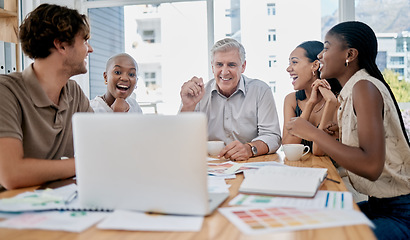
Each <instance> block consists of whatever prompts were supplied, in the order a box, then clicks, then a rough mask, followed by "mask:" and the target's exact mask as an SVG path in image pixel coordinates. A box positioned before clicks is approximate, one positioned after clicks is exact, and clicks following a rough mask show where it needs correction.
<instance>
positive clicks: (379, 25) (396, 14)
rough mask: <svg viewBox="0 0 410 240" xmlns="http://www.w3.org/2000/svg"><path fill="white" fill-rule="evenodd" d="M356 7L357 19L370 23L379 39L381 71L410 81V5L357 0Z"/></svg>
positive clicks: (403, 1) (396, 1)
mask: <svg viewBox="0 0 410 240" xmlns="http://www.w3.org/2000/svg"><path fill="white" fill-rule="evenodd" d="M355 6H356V7H355V13H356V19H357V20H358V21H362V22H365V23H366V24H368V25H369V26H370V27H371V28H372V29H373V30H374V31H375V33H376V35H377V36H378V48H379V49H378V51H379V53H380V52H383V53H384V54H383V55H381V56H378V66H379V69H381V70H384V69H390V70H392V71H394V72H396V73H398V75H399V76H398V77H399V79H400V80H406V81H407V82H410V61H409V60H410V49H409V47H410V34H409V30H410V21H409V14H408V13H409V12H410V2H409V1H408V0H394V1H393V0H391V1H374V0H356V1H355ZM380 19H383V21H381V20H380ZM383 58H384V59H383ZM384 62H387V64H386V65H385V66H384V65H383V64H382V63H384ZM409 94H410V93H409Z"/></svg>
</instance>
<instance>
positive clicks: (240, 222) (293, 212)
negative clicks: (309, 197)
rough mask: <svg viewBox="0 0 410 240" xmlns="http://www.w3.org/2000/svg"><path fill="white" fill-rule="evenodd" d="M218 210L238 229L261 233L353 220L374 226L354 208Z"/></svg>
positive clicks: (309, 227)
mask: <svg viewBox="0 0 410 240" xmlns="http://www.w3.org/2000/svg"><path fill="white" fill-rule="evenodd" d="M219 211H220V212H221V213H222V214H223V215H224V216H225V217H226V218H228V219H229V221H231V222H232V223H233V224H234V225H235V226H236V227H237V228H238V229H239V230H240V231H242V232H243V233H246V234H262V233H271V232H280V231H295V230H304V229H315V228H325V227H336V226H344V225H356V224H367V225H369V226H371V227H372V226H373V224H372V223H371V222H370V221H369V219H367V217H366V216H365V215H364V214H363V213H361V212H359V211H354V210H351V211H349V210H325V209H296V208H276V207H267V208H258V207H231V208H220V209H219Z"/></svg>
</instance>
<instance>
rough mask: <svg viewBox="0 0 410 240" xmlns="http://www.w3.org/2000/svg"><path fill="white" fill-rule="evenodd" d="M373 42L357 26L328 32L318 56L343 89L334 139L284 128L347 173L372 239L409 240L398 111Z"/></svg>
mask: <svg viewBox="0 0 410 240" xmlns="http://www.w3.org/2000/svg"><path fill="white" fill-rule="evenodd" d="M376 55H377V39H376V36H375V34H374V32H373V30H372V29H371V28H370V27H369V26H367V25H366V24H364V23H361V22H344V23H340V24H338V25H336V26H334V27H333V28H332V29H330V30H329V32H328V33H327V34H326V37H325V44H324V50H323V51H322V52H321V53H320V54H319V56H318V57H319V60H320V63H321V68H320V69H319V70H320V71H321V73H322V77H323V78H336V79H338V80H339V82H340V84H341V85H342V86H343V88H342V91H341V92H340V95H339V97H338V100H339V102H340V108H339V109H338V126H339V131H338V132H339V138H340V141H341V142H338V141H336V140H335V139H334V138H332V137H331V136H330V135H328V134H327V133H326V132H324V131H321V130H319V129H317V128H316V127H314V126H313V125H312V124H310V123H309V122H307V121H306V120H304V119H302V118H294V119H292V120H290V121H289V122H288V123H286V129H287V131H288V132H289V133H290V134H293V135H296V136H299V137H301V138H304V139H307V140H311V141H314V142H315V144H317V145H318V146H319V147H320V148H321V149H323V150H324V151H325V152H326V153H327V154H328V155H329V156H331V157H332V159H333V160H335V161H336V162H337V163H338V164H339V165H341V166H342V167H344V168H345V169H346V170H347V172H348V177H349V179H350V182H351V183H352V185H353V187H354V188H355V189H356V190H357V191H359V192H361V193H363V194H366V195H369V200H368V201H365V202H360V203H359V207H360V209H361V210H362V211H363V212H364V213H365V214H366V215H367V217H368V218H369V219H371V220H372V222H373V223H374V224H375V226H376V228H375V229H374V232H375V234H376V236H377V238H378V239H410V227H409V226H410V147H409V140H408V136H407V133H406V131H405V127H404V124H403V119H402V117H401V113H400V109H399V107H398V105H397V102H396V100H395V98H394V95H393V94H392V92H391V90H390V88H389V86H388V84H387V83H386V81H385V80H384V79H383V76H382V74H381V73H380V70H379V69H378V68H377V66H376Z"/></svg>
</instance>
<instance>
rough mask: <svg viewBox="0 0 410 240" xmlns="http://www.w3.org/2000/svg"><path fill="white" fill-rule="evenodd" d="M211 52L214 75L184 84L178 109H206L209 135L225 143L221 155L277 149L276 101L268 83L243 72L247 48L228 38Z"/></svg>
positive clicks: (239, 157)
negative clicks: (210, 77)
mask: <svg viewBox="0 0 410 240" xmlns="http://www.w3.org/2000/svg"><path fill="white" fill-rule="evenodd" d="M211 54H212V62H211V63H212V72H213V73H214V79H212V80H210V81H209V82H208V83H207V84H206V85H204V83H203V80H202V78H198V77H193V78H192V79H191V80H189V81H187V82H185V83H184V84H183V86H182V87H181V93H180V94H181V100H182V107H181V110H180V111H181V112H188V111H199V112H204V113H206V115H207V117H208V139H209V140H221V141H224V142H225V144H226V147H225V148H224V149H223V150H222V151H221V152H220V154H219V156H220V157H225V158H227V159H231V160H247V159H249V158H250V157H254V156H258V155H262V154H266V153H274V152H276V150H277V149H278V148H279V146H280V144H281V134H280V128H279V120H278V115H277V111H276V105H275V100H274V98H273V95H272V91H271V89H270V88H269V86H268V85H267V84H266V83H265V82H263V81H261V80H257V79H251V78H248V77H246V76H245V75H243V74H242V73H243V72H244V71H245V68H246V60H245V49H244V47H243V46H242V44H240V43H239V42H237V41H236V40H234V39H231V38H226V39H222V40H220V41H218V42H216V43H215V45H214V46H213V47H212V50H211Z"/></svg>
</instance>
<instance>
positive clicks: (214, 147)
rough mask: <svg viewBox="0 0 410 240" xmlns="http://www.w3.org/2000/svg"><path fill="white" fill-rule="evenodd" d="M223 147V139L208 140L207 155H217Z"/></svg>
mask: <svg viewBox="0 0 410 240" xmlns="http://www.w3.org/2000/svg"><path fill="white" fill-rule="evenodd" d="M224 147H225V143H224V142H223V141H208V154H209V156H218V154H219V153H220V152H221V151H222V149H223V148H224Z"/></svg>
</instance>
